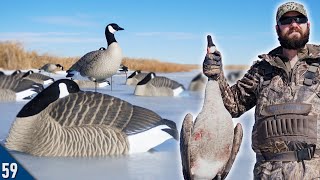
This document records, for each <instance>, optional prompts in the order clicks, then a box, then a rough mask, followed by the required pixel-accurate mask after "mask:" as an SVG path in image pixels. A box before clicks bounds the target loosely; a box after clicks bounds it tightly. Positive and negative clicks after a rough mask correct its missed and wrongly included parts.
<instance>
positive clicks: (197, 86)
mask: <svg viewBox="0 0 320 180" xmlns="http://www.w3.org/2000/svg"><path fill="white" fill-rule="evenodd" d="M207 81H208V78H206V77H205V76H204V75H203V74H202V73H199V74H198V75H197V76H196V77H194V78H193V79H192V80H191V82H190V85H189V91H204V89H205V88H206V84H207Z"/></svg>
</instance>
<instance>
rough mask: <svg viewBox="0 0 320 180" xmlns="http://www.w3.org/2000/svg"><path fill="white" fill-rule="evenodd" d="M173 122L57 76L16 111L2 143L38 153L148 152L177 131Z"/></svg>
mask: <svg viewBox="0 0 320 180" xmlns="http://www.w3.org/2000/svg"><path fill="white" fill-rule="evenodd" d="M177 136H178V131H177V129H176V124H175V122H173V121H170V120H167V119H163V118H161V117H160V116H159V115H158V114H156V113H155V112H153V111H151V110H148V109H145V108H143V107H139V106H135V105H132V104H130V103H128V102H126V101H123V100H121V99H119V98H116V97H113V96H109V95H107V94H101V93H96V92H91V91H87V92H86V91H80V89H79V86H78V85H77V84H76V83H75V82H74V81H72V80H69V79H61V80H57V81H55V82H54V83H53V84H51V85H50V86H48V87H47V88H46V89H45V90H43V91H42V92H41V93H39V94H38V95H37V96H36V97H34V99H32V100H31V101H30V102H29V103H27V104H26V105H25V106H24V107H23V108H22V109H21V111H20V112H19V113H18V114H17V117H16V120H15V122H14V123H13V125H12V127H11V129H10V132H9V135H8V138H7V139H6V144H5V145H6V147H7V148H8V149H11V150H16V151H21V152H26V153H29V154H32V155H36V156H82V157H87V156H106V155H120V154H131V153H139V152H146V151H148V150H150V149H151V148H153V147H155V146H157V145H159V144H161V143H163V142H164V141H166V140H168V139H171V138H175V139H177V138H178V137H177Z"/></svg>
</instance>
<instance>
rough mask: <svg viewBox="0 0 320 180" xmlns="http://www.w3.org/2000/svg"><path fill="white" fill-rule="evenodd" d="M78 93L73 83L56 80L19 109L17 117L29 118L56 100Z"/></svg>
mask: <svg viewBox="0 0 320 180" xmlns="http://www.w3.org/2000/svg"><path fill="white" fill-rule="evenodd" d="M79 91H80V88H79V86H78V84H77V83H75V82H74V81H72V80H69V79H60V80H57V81H55V82H54V83H52V84H51V85H50V86H48V87H47V88H46V89H44V90H43V91H41V92H40V93H39V94H38V95H37V96H36V97H34V98H33V99H32V100H31V101H29V102H28V103H27V104H26V105H25V106H24V107H23V108H22V109H21V111H20V112H19V113H18V115H17V117H29V116H33V115H36V114H38V113H40V112H41V111H42V110H44V109H45V108H46V107H48V106H49V105H50V104H51V103H53V102H54V101H56V100H57V99H59V98H63V97H65V96H68V95H69V94H71V93H77V92H79Z"/></svg>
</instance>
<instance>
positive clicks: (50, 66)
mask: <svg viewBox="0 0 320 180" xmlns="http://www.w3.org/2000/svg"><path fill="white" fill-rule="evenodd" d="M60 69H61V70H62V71H63V66H62V65H61V64H53V63H48V64H45V65H43V66H42V67H41V68H40V69H39V71H42V70H43V71H45V72H48V73H55V72H56V71H58V70H60Z"/></svg>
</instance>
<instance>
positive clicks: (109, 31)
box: [105, 23, 124, 46]
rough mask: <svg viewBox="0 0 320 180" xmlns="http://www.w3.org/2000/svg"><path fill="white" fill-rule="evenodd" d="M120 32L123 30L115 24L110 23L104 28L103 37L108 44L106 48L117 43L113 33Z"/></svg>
mask: <svg viewBox="0 0 320 180" xmlns="http://www.w3.org/2000/svg"><path fill="white" fill-rule="evenodd" d="M121 30H124V29H123V28H122V27H120V26H118V24H115V23H111V24H108V25H107V26H106V29H105V35H106V39H107V42H108V46H109V45H110V44H112V43H113V42H117V40H116V38H115V37H114V33H115V32H116V31H121Z"/></svg>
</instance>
